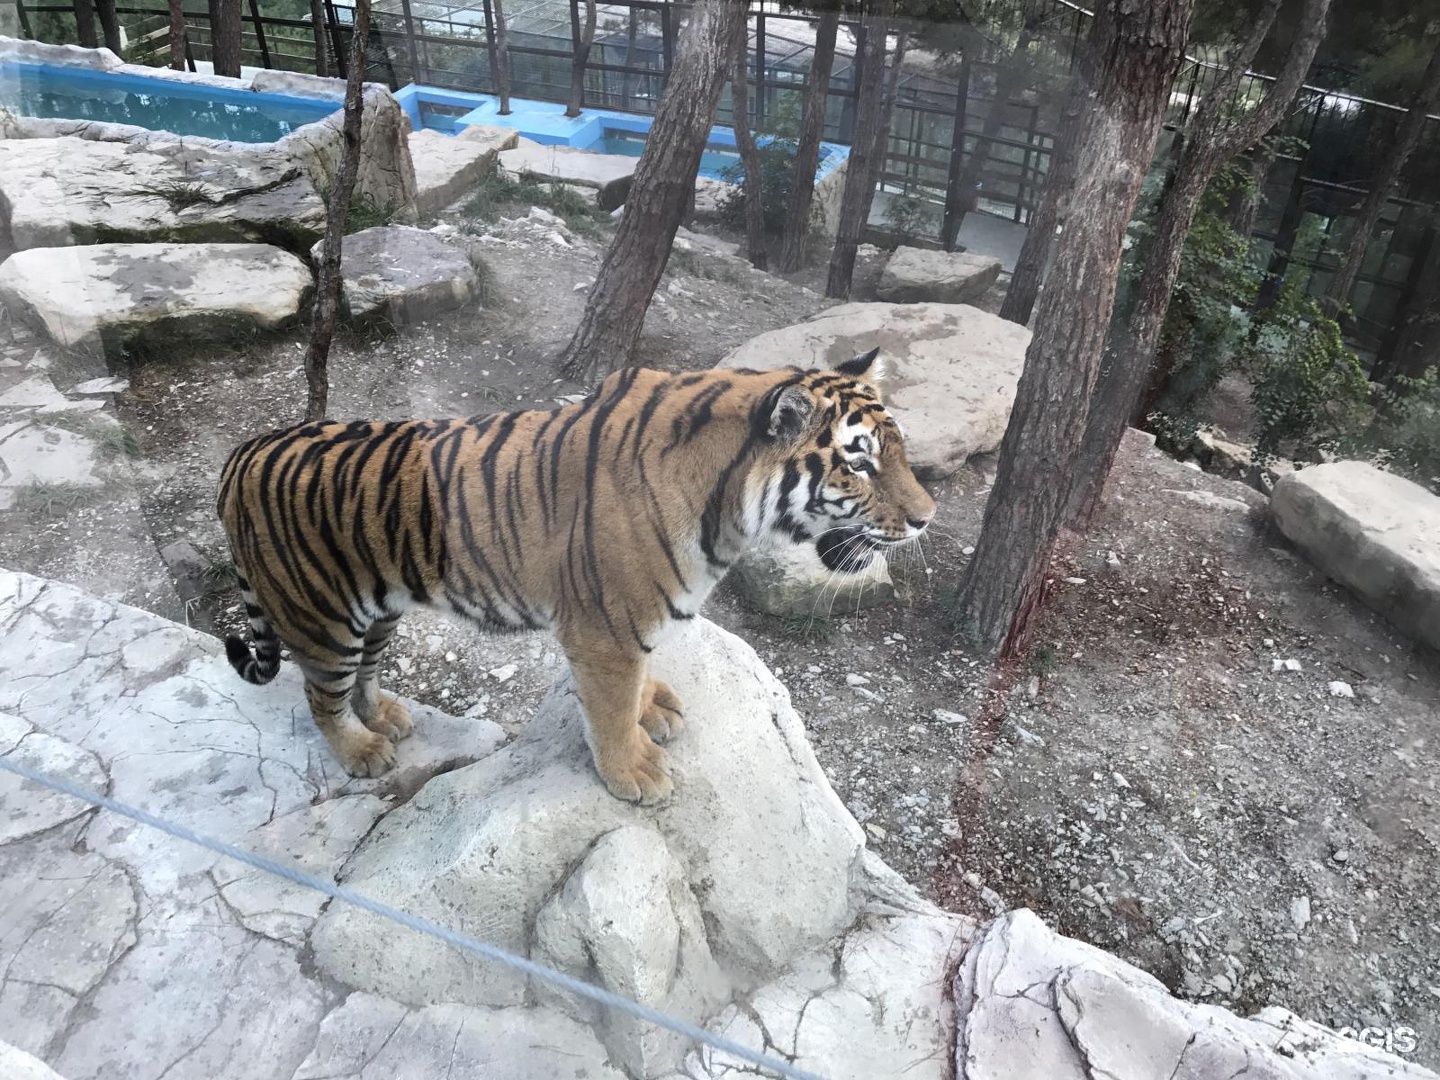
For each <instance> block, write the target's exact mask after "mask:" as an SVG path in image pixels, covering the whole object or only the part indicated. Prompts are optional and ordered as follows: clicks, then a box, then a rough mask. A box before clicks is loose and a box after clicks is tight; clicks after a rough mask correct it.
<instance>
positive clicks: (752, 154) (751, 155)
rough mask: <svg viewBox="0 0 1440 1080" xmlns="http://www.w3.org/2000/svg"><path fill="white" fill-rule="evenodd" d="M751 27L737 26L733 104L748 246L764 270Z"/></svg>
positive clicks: (754, 262) (754, 263) (762, 200)
mask: <svg viewBox="0 0 1440 1080" xmlns="http://www.w3.org/2000/svg"><path fill="white" fill-rule="evenodd" d="M749 45H750V28H749V26H748V24H747V23H744V22H742V23H740V24H739V25H738V27H737V28H736V30H735V48H734V55H733V56H732V57H731V63H730V107H731V112H732V114H733V120H734V128H735V147H736V149H737V150H739V151H740V162H741V164H742V165H743V166H744V168H745V188H744V190H745V248H746V256H747V258H749V260H750V265H751V266H753V267H755V269H756V270H764V269H765V267H766V262H767V257H766V253H765V190H764V179H763V177H762V175H761V166H760V150H759V148H758V147H756V145H755V136H754V134H753V133H752V132H751V130H750V102H749V98H750V79H749V68H748V67H747V66H746V61H747V60H748V59H749Z"/></svg>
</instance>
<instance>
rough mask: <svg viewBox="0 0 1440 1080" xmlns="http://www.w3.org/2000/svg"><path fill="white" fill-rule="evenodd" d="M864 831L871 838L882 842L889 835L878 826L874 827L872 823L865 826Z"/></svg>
mask: <svg viewBox="0 0 1440 1080" xmlns="http://www.w3.org/2000/svg"><path fill="white" fill-rule="evenodd" d="M865 831H866V832H868V833H869V834H870V835H871V836H873V837H874V838H875V839H876V840H884V839H885V838H886V837H887V836H889V835H890V834H889V833H887V832H886V831H885V830H884V829H882V828H881V827H880V826H879V825H876V824H875V823H874V822H873V821H872V822H870V823H869V824H867V825H866V826H865Z"/></svg>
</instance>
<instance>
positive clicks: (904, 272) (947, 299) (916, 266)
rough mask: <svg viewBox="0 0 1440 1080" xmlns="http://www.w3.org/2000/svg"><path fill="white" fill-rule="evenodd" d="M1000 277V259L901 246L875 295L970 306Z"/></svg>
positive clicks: (898, 300)
mask: <svg viewBox="0 0 1440 1080" xmlns="http://www.w3.org/2000/svg"><path fill="white" fill-rule="evenodd" d="M999 276H1000V260H999V259H994V258H990V257H989V256H986V255H969V254H965V253H964V252H954V251H931V250H930V249H928V248H914V247H900V248H896V249H895V253H894V254H893V255H891V256H890V259H889V261H888V262H886V264H885V269H884V270H883V271H882V272H881V274H880V283H879V284H878V285H876V286H875V295H877V296H878V297H880V299H881V300H888V301H890V302H891V303H894V304H925V303H936V304H969V303H973V302H974V301H976V300H979V299H980V297H982V296H984V295H985V294H986V293H987V292H989V290H990V286H992V285H994V284H995V280H996V279H997V278H998V277H999Z"/></svg>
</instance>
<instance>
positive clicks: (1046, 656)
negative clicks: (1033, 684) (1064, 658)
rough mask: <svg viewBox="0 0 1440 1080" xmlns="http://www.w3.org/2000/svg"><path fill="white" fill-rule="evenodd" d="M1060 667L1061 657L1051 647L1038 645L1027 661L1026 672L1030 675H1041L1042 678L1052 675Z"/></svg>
mask: <svg viewBox="0 0 1440 1080" xmlns="http://www.w3.org/2000/svg"><path fill="white" fill-rule="evenodd" d="M1059 666H1060V657H1059V656H1058V655H1057V654H1056V652H1055V650H1054V649H1053V648H1052V647H1051V646H1049V645H1037V646H1035V651H1034V652H1032V653H1031V654H1030V659H1029V660H1028V661H1026V664H1025V671H1026V673H1027V674H1030V675H1039V676H1041V677H1042V678H1043V677H1045V676H1047V675H1050V674H1052V673H1053V672H1054V671H1055V669H1056V668H1058V667H1059Z"/></svg>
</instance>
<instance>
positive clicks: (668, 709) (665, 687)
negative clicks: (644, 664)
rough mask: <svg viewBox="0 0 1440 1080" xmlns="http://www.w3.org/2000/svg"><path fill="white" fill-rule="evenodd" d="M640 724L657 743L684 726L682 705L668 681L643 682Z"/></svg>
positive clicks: (670, 736)
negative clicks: (643, 700) (643, 693)
mask: <svg viewBox="0 0 1440 1080" xmlns="http://www.w3.org/2000/svg"><path fill="white" fill-rule="evenodd" d="M640 726H641V727H643V728H644V729H645V730H646V731H647V732H649V733H650V738H652V739H654V740H655V741H656V742H657V743H663V742H665V741H666V740H668V739H671V738H673V737H674V736H676V735H679V734H680V732H681V730H683V729H684V727H685V715H684V706H682V705H681V704H680V699H679V698H678V697H676V696H675V691H674V690H671V689H670V686H669V684H668V683H663V682H661V681H660V680H659V679H649V680H647V681H646V683H645V703H644V704H643V705H642V706H641V708H640Z"/></svg>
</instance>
